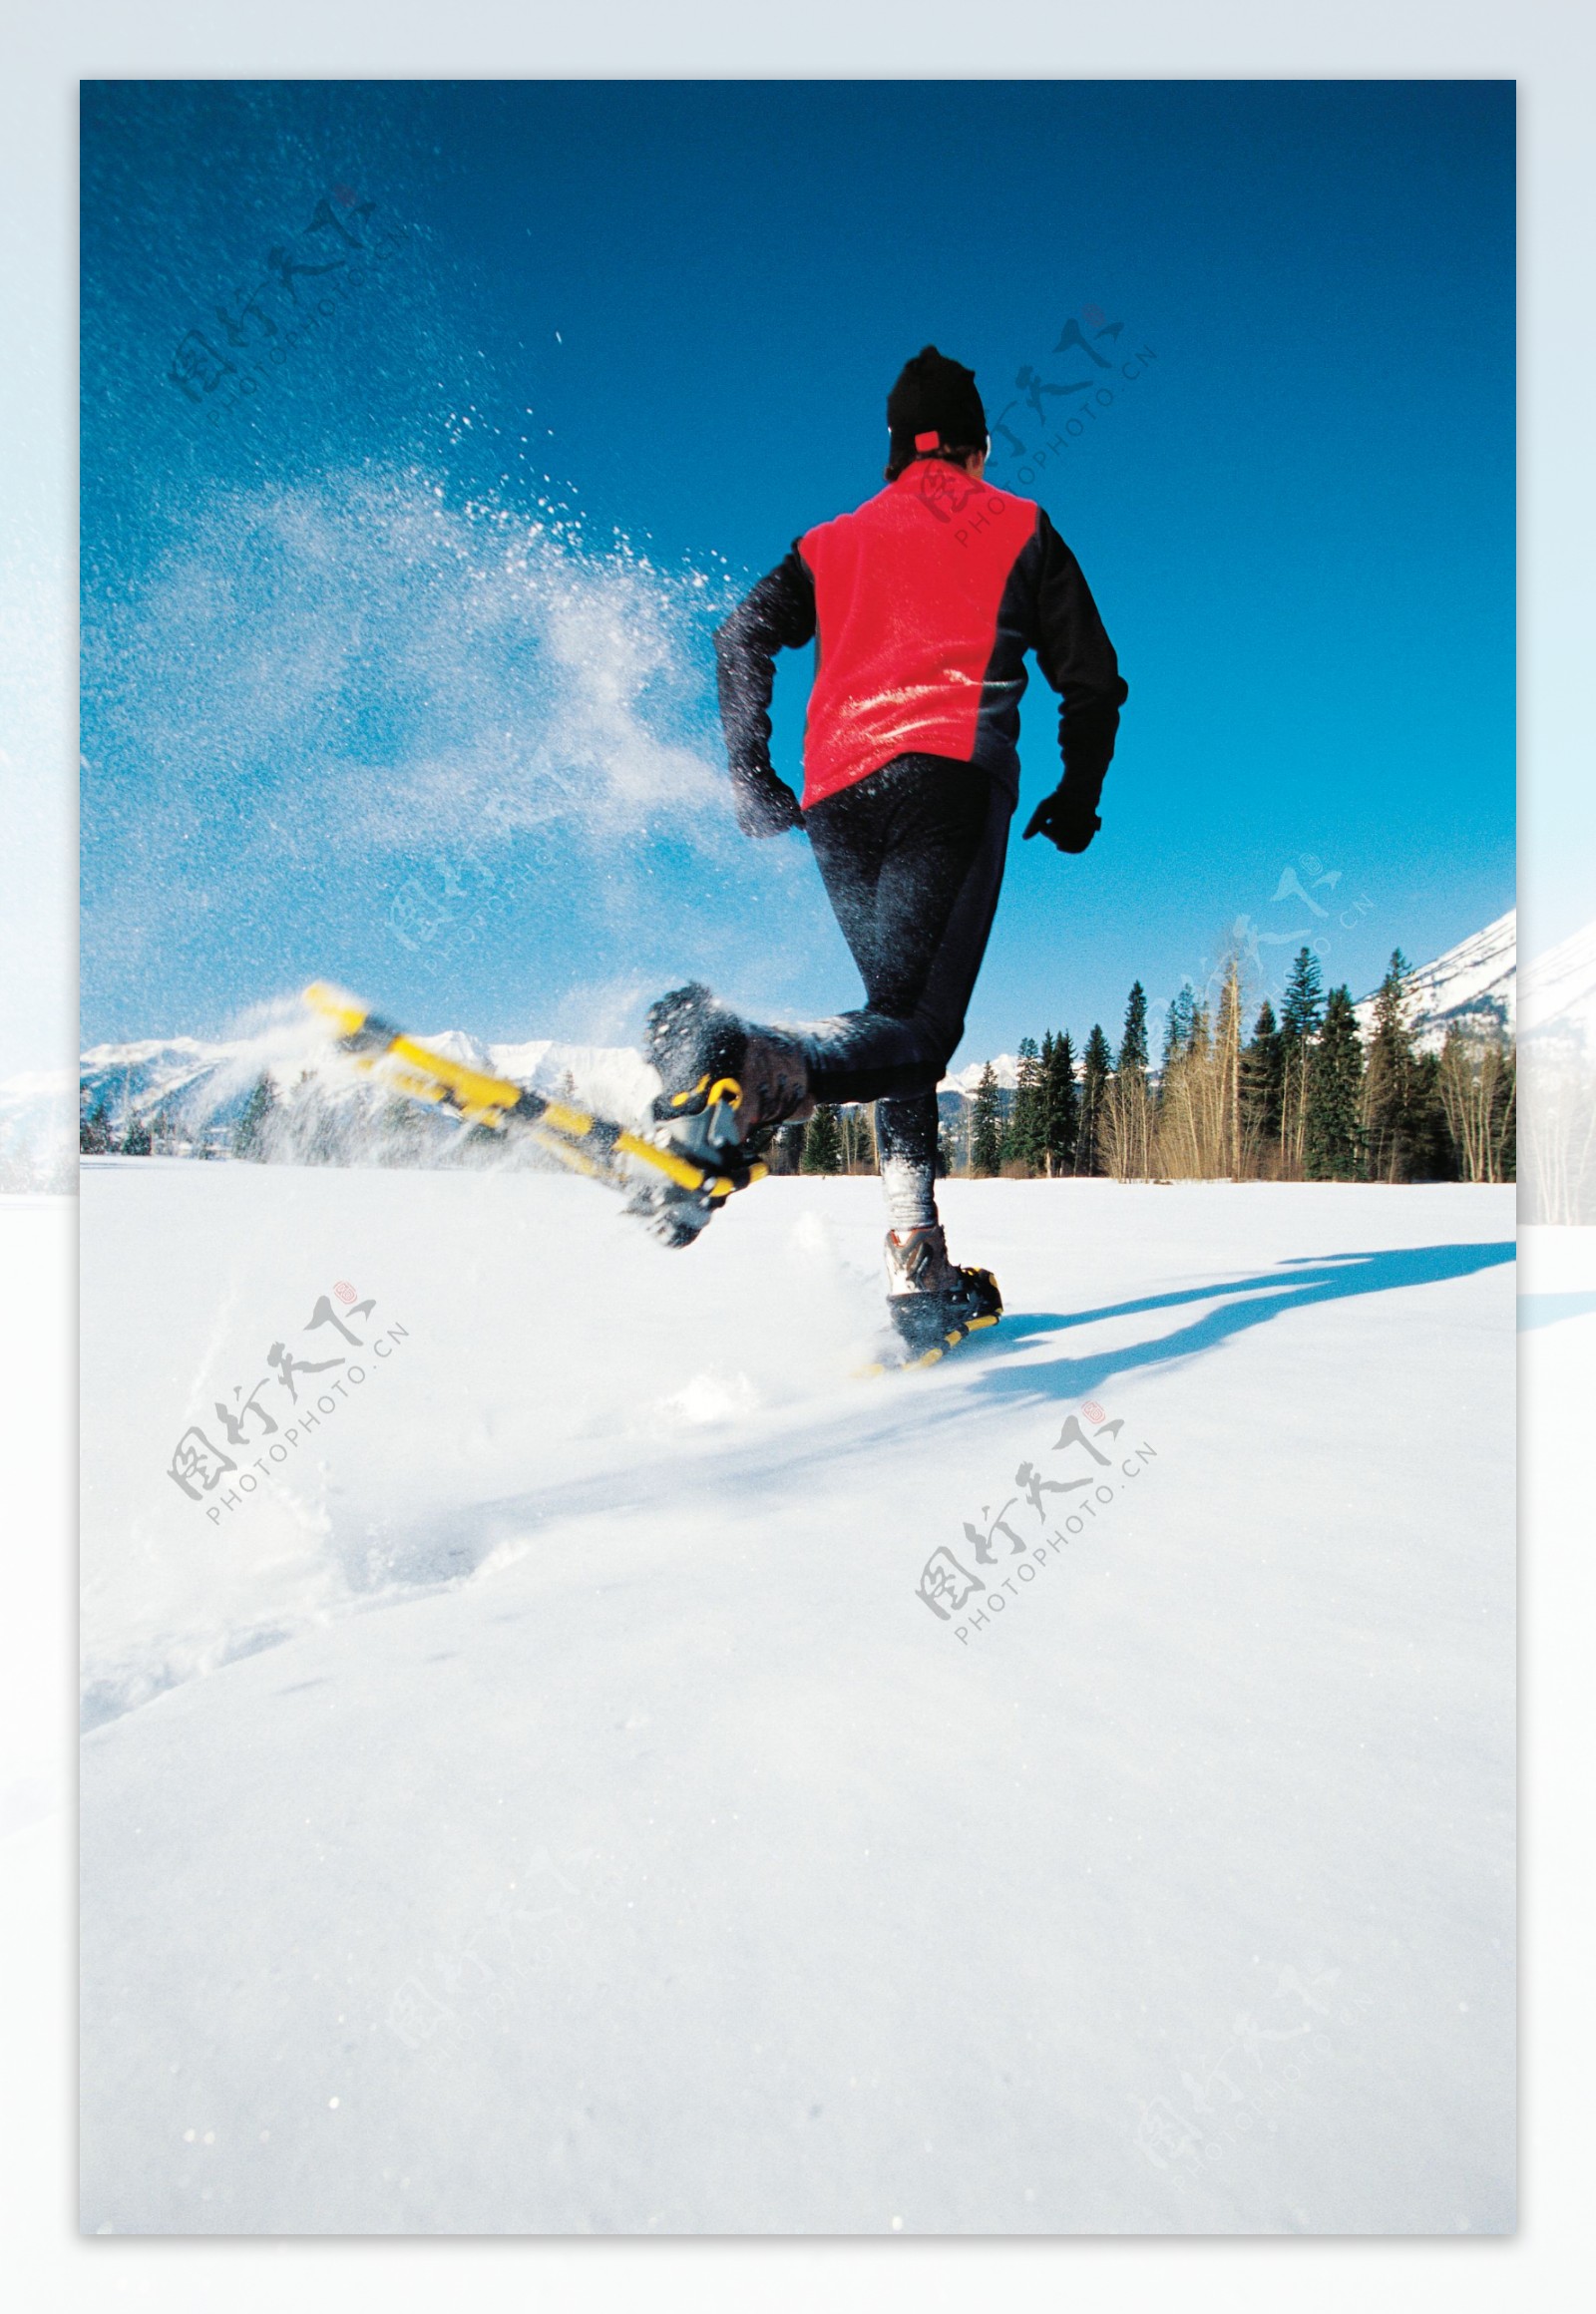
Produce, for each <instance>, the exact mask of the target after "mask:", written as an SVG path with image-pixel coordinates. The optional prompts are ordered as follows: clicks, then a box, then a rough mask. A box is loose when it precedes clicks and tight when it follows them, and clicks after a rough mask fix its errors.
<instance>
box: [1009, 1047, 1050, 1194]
mask: <svg viewBox="0 0 1596 2314" xmlns="http://www.w3.org/2000/svg"><path fill="white" fill-rule="evenodd" d="M1046 1041H1047V1045H1048V1047H1049V1049H1050V1048H1051V1044H1052V1038H1051V1037H1050V1036H1049V1037H1048V1038H1047V1040H1046ZM1003 1158H1004V1161H1005V1163H1007V1164H1010V1165H1022V1166H1023V1167H1024V1168H1025V1171H1026V1173H1027V1174H1029V1175H1031V1176H1034V1175H1036V1174H1038V1173H1044V1172H1045V1171H1046V1169H1047V1081H1046V1077H1045V1075H1044V1073H1043V1065H1042V1057H1041V1054H1040V1053H1039V1052H1038V1050H1037V1048H1036V1039H1035V1038H1034V1036H1022V1037H1021V1038H1020V1040H1019V1069H1018V1081H1017V1083H1016V1084H1015V1087H1014V1099H1013V1106H1012V1107H1011V1108H1010V1110H1009V1112H1008V1129H1007V1131H1006V1132H1005V1133H1004V1135H1003Z"/></svg>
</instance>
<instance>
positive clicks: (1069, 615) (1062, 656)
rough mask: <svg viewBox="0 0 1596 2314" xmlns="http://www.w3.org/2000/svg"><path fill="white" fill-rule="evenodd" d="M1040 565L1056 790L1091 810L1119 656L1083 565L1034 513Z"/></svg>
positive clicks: (1110, 729)
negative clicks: (1054, 706)
mask: <svg viewBox="0 0 1596 2314" xmlns="http://www.w3.org/2000/svg"><path fill="white" fill-rule="evenodd" d="M1036 544H1037V547H1038V548H1039V550H1040V566H1041V567H1040V570H1039V572H1038V574H1037V582H1036V593H1035V634H1034V637H1033V640H1034V645H1035V651H1036V664H1037V665H1038V666H1039V667H1040V669H1041V671H1042V673H1043V674H1044V675H1045V676H1046V678H1047V680H1048V682H1049V683H1051V685H1052V687H1053V689H1054V690H1055V691H1056V692H1057V693H1058V695H1059V698H1060V700H1061V701H1062V704H1061V705H1060V707H1059V710H1058V752H1059V754H1060V755H1061V756H1062V757H1063V760H1064V774H1063V778H1062V780H1061V781H1060V782H1059V787H1060V790H1061V792H1062V793H1063V794H1064V795H1065V796H1067V798H1068V799H1069V801H1070V803H1072V804H1075V803H1078V804H1079V806H1080V809H1081V810H1082V811H1083V812H1095V811H1096V809H1097V799H1098V797H1099V796H1100V795H1101V794H1102V787H1103V779H1104V776H1105V774H1106V773H1107V770H1108V766H1109V763H1110V761H1111V759H1112V757H1113V752H1114V736H1115V734H1116V732H1117V731H1118V729H1119V710H1120V708H1121V707H1122V706H1123V705H1124V703H1125V699H1126V696H1127V686H1126V684H1125V683H1124V682H1123V680H1122V679H1121V677H1120V672H1119V661H1118V659H1117V658H1116V657H1115V656H1114V646H1113V644H1112V643H1111V642H1110V641H1109V639H1108V636H1107V633H1106V632H1105V630H1104V627H1103V622H1102V620H1101V618H1099V616H1098V615H1097V605H1096V603H1095V602H1093V600H1092V598H1091V588H1090V587H1089V586H1088V585H1087V584H1086V581H1085V579H1084V577H1083V576H1082V574H1081V568H1080V565H1079V564H1078V563H1077V562H1076V561H1075V558H1074V556H1073V555H1072V554H1071V553H1070V551H1069V549H1068V548H1067V547H1066V546H1065V545H1064V542H1063V540H1062V539H1061V538H1060V537H1059V536H1058V533H1057V532H1056V531H1055V530H1054V529H1053V526H1052V524H1051V523H1050V522H1049V521H1048V519H1047V517H1046V515H1045V514H1044V513H1040V512H1038V514H1037V517H1036Z"/></svg>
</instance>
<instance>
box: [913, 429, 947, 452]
mask: <svg viewBox="0 0 1596 2314" xmlns="http://www.w3.org/2000/svg"><path fill="white" fill-rule="evenodd" d="M941 447H942V436H941V435H940V434H936V433H932V434H917V435H916V436H915V448H916V449H917V450H938V449H940V448H941Z"/></svg>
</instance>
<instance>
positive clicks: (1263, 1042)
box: [1241, 996, 1286, 1152]
mask: <svg viewBox="0 0 1596 2314" xmlns="http://www.w3.org/2000/svg"><path fill="white" fill-rule="evenodd" d="M1285 1066H1286V1055H1285V1047H1284V1045H1283V1044H1282V1042H1281V1036H1280V1028H1279V1025H1278V1023H1277V1022H1276V1019H1275V1007H1274V1005H1273V1004H1271V1002H1270V1001H1269V998H1268V997H1267V996H1266V997H1265V998H1264V1000H1263V1002H1262V1004H1260V1005H1259V1007H1258V1018H1257V1019H1256V1021H1255V1022H1254V1023H1253V1033H1252V1041H1251V1043H1250V1044H1248V1045H1247V1047H1246V1049H1245V1050H1244V1051H1243V1053H1242V1056H1241V1112H1242V1131H1243V1133H1244V1135H1245V1136H1246V1139H1247V1140H1248V1142H1249V1143H1250V1144H1251V1145H1252V1147H1253V1148H1255V1149H1257V1150H1259V1151H1271V1152H1273V1151H1276V1150H1278V1147H1279V1143H1280V1122H1281V1095H1282V1090H1283V1084H1284V1076H1285Z"/></svg>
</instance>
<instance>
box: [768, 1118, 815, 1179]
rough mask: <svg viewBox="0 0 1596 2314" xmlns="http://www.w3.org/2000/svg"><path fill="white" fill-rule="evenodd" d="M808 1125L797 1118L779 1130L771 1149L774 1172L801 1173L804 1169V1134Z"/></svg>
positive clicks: (771, 1165) (771, 1162)
mask: <svg viewBox="0 0 1596 2314" xmlns="http://www.w3.org/2000/svg"><path fill="white" fill-rule="evenodd" d="M808 1130H809V1128H808V1126H807V1125H805V1124H803V1123H801V1122H800V1121H799V1120H797V1119H796V1118H795V1119H793V1120H792V1121H791V1122H790V1123H788V1124H785V1125H783V1126H782V1127H781V1128H780V1130H779V1131H778V1133H777V1135H776V1138H775V1140H774V1142H773V1143H772V1144H771V1150H770V1170H771V1172H772V1173H780V1174H789V1173H801V1172H802V1171H803V1169H804V1136H805V1135H806V1133H807V1132H808Z"/></svg>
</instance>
